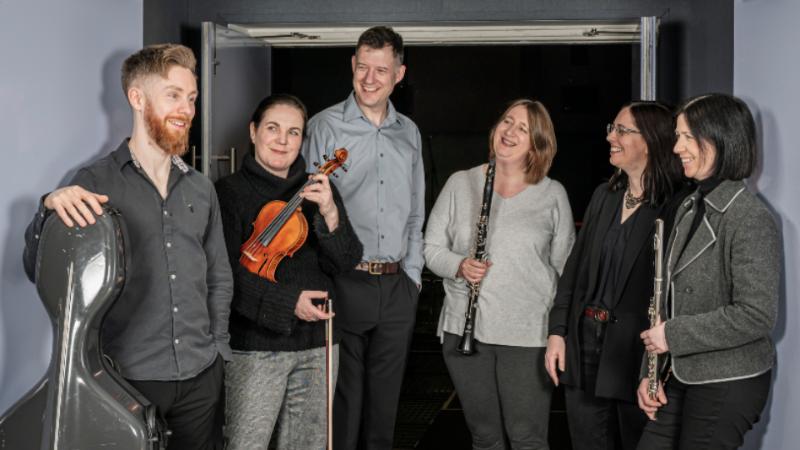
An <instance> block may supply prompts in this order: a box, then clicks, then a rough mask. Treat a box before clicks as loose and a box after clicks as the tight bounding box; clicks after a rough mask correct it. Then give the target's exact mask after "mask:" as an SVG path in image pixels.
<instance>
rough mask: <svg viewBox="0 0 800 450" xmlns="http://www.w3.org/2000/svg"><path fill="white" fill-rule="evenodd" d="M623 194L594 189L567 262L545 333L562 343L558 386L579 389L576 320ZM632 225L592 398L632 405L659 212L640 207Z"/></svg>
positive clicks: (591, 289) (646, 323)
mask: <svg viewBox="0 0 800 450" xmlns="http://www.w3.org/2000/svg"><path fill="white" fill-rule="evenodd" d="M623 195H624V191H623V190H620V191H617V192H611V191H610V190H609V189H608V185H607V184H605V183H604V184H602V185H600V186H598V187H597V189H595V191H594V194H592V199H591V201H590V202H589V206H588V207H587V209H586V214H585V215H584V219H583V227H582V228H581V230H580V233H578V239H577V241H576V242H575V246H574V247H573V248H572V253H571V254H570V256H569V259H567V264H566V266H565V267H564V273H563V274H562V275H561V278H560V279H559V282H558V291H557V293H556V297H555V300H554V302H553V307H552V308H551V310H550V317H549V325H548V328H549V334H551V335H552V334H555V335H561V336H564V337H565V339H566V344H567V350H566V367H565V371H564V372H563V373H562V374H561V375H560V377H559V378H560V380H561V382H562V383H564V384H566V385H569V386H575V387H580V386H581V384H582V380H581V360H580V355H581V348H580V338H579V336H580V332H579V328H578V325H579V320H580V317H581V315H582V313H583V309H584V306H585V305H584V303H585V300H586V299H587V293H588V295H591V294H593V293H594V291H595V289H596V286H597V282H598V280H597V278H598V276H599V274H600V254H601V252H602V247H603V239H604V237H605V235H606V232H607V231H608V228H609V226H610V225H611V221H612V220H614V218H615V216H616V214H617V210H618V208H619V207H620V205H621V202H622V198H623ZM638 215H639V216H638V217H637V218H636V223H635V224H634V228H633V230H632V231H631V235H630V239H629V240H628V243H627V247H626V248H625V255H624V259H623V266H622V269H621V270H622V272H621V277H620V279H621V280H623V282H622V283H620V285H618V286H616V292H615V293H614V296H613V300H612V304H611V305H608V307H609V309H610V310H611V311H612V313H613V316H612V317H613V320H612V321H611V322H609V323H608V325H607V326H606V334H605V340H604V342H603V348H602V354H601V356H600V365H599V367H598V373H597V385H596V389H595V395H597V396H598V397H603V398H613V399H620V400H625V401H629V402H634V401H635V400H636V389H637V387H638V385H639V369H640V366H641V362H642V353H643V352H644V346H643V344H642V340H641V339H640V338H639V334H640V333H641V332H642V331H644V330H645V329H647V328H649V320H648V317H647V309H648V306H649V303H650V296H651V295H652V292H653V245H652V242H653V232H654V229H655V219H656V217H657V216H658V211H657V210H656V209H654V208H652V207H650V206H648V205H647V204H643V205H642V206H640V207H639V212H638Z"/></svg>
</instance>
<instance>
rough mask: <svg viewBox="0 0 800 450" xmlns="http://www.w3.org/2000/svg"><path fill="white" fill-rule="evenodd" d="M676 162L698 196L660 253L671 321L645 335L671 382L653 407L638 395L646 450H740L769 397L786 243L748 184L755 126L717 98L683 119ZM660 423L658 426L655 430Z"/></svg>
mask: <svg viewBox="0 0 800 450" xmlns="http://www.w3.org/2000/svg"><path fill="white" fill-rule="evenodd" d="M675 133H676V134H677V142H676V143H675V150H674V151H675V154H676V155H677V157H678V158H680V161H681V163H682V165H683V171H684V174H685V175H686V176H687V177H688V178H691V179H693V180H694V181H695V182H696V183H697V189H696V190H695V191H694V192H692V193H691V195H690V196H689V197H688V198H686V199H685V200H684V201H683V202H681V204H680V205H679V206H678V209H677V212H676V214H675V220H674V222H675V225H674V226H673V227H672V231H671V233H670V235H669V241H668V242H667V246H666V252H665V255H666V256H665V270H666V276H667V279H666V282H665V287H666V288H667V292H666V294H667V295H666V297H665V298H667V299H668V300H669V302H668V303H667V308H665V311H666V313H667V319H666V321H664V322H662V323H660V324H658V325H656V326H654V327H653V328H651V329H649V330H647V331H645V332H643V333H642V339H643V341H644V344H645V348H646V349H647V351H649V352H654V353H658V354H666V356H668V360H669V364H670V367H671V375H670V377H669V378H668V379H667V380H666V384H664V385H663V386H662V383H661V382H659V389H658V396H657V399H656V400H655V401H654V400H651V399H650V398H649V396H648V394H647V384H648V382H649V380H648V379H647V378H644V379H643V380H642V384H641V386H640V388H639V393H638V397H639V404H640V405H641V407H642V409H643V410H644V411H645V412H646V413H647V415H648V416H650V418H651V419H653V421H650V422H648V423H647V427H646V428H645V431H644V434H643V435H642V440H641V442H640V443H639V448H640V449H642V450H660V449H681V450H696V449H700V450H702V449H734V448H739V447H740V446H741V445H742V444H743V442H744V435H745V433H747V431H749V430H750V429H751V428H752V426H753V424H754V423H756V422H757V421H758V419H759V416H760V414H761V412H762V410H763V409H764V406H765V404H766V402H767V397H768V395H769V389H770V384H771V381H772V377H771V373H772V367H773V365H774V364H775V346H774V344H773V342H772V339H771V337H770V334H771V333H772V328H773V326H774V325H775V319H776V316H777V310H778V289H779V283H780V272H781V270H780V255H781V249H780V234H779V232H778V228H777V225H776V223H775V219H774V218H773V216H772V214H771V213H770V211H769V209H768V208H767V206H766V205H765V204H764V202H763V201H761V200H760V199H759V198H758V197H757V196H756V195H755V194H754V193H753V192H752V191H750V190H749V189H748V188H747V186H746V185H745V183H744V179H745V178H747V177H749V176H750V175H751V174H752V173H753V170H754V168H755V165H756V159H757V158H756V153H757V150H756V132H755V123H754V121H753V116H752V115H751V114H750V110H749V109H748V107H747V105H746V104H745V103H744V102H742V101H741V100H740V99H738V98H736V97H733V96H730V95H726V94H711V95H703V96H699V97H695V98H692V99H689V100H688V101H686V103H684V104H683V106H681V107H680V108H679V109H678V118H677V124H676V126H675ZM656 419H657V420H656Z"/></svg>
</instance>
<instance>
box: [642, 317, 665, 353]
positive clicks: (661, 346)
mask: <svg viewBox="0 0 800 450" xmlns="http://www.w3.org/2000/svg"><path fill="white" fill-rule="evenodd" d="M639 337H641V338H642V341H643V342H644V348H645V350H647V352H648V353H655V354H656V355H660V354H662V353H666V352H668V351H669V345H668V344H667V336H666V334H665V333H664V322H660V323H659V324H658V325H656V326H654V327H653V328H650V329H649V330H645V331H642V334H640V335H639Z"/></svg>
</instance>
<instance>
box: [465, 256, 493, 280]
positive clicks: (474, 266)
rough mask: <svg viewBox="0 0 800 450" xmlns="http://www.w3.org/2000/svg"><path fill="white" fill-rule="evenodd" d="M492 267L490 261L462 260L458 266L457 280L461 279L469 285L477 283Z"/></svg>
mask: <svg viewBox="0 0 800 450" xmlns="http://www.w3.org/2000/svg"><path fill="white" fill-rule="evenodd" d="M491 266H492V262H491V261H486V262H480V261H478V260H477V259H473V258H464V259H463V260H462V261H461V264H460V265H459V266H458V272H456V277H457V278H463V279H465V280H467V281H469V282H470V283H477V282H479V281H481V280H482V279H483V277H485V276H486V271H487V270H489V267H491Z"/></svg>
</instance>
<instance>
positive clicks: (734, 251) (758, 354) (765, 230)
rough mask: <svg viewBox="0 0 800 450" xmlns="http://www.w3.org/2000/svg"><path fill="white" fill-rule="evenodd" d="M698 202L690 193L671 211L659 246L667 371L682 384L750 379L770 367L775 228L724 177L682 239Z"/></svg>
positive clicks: (748, 195) (776, 273)
mask: <svg viewBox="0 0 800 450" xmlns="http://www.w3.org/2000/svg"><path fill="white" fill-rule="evenodd" d="M698 198H699V194H698V193H697V192H694V193H693V194H691V195H690V196H689V197H687V198H686V199H685V200H684V201H683V202H682V203H681V205H680V206H679V207H678V210H677V213H676V216H675V225H674V226H673V228H672V231H671V232H670V237H669V241H668V244H667V247H666V255H667V256H666V258H667V260H666V266H665V267H666V269H667V273H666V276H667V288H668V296H667V298H668V301H669V302H670V304H669V306H668V308H667V312H668V315H669V316H668V320H667V322H666V324H665V333H666V338H667V344H668V345H669V351H670V355H671V358H672V370H673V373H674V375H675V376H676V377H677V379H678V380H680V381H682V382H684V383H687V384H703V383H712V382H719V381H729V380H737V379H743V378H750V377H754V376H757V375H760V374H762V373H764V372H766V371H768V370H769V369H770V368H772V366H773V364H774V362H775V346H774V345H773V343H772V339H771V337H770V333H771V331H772V328H773V326H774V324H775V318H776V315H777V306H778V288H779V286H778V283H779V277H780V251H781V250H780V236H779V233H778V229H777V226H776V224H775V220H774V218H773V217H772V214H771V213H770V212H769V211H768V210H767V208H766V206H765V205H764V204H763V203H762V202H761V201H760V200H759V199H758V198H757V197H756V196H755V195H754V194H753V193H752V192H750V191H749V190H748V189H747V187H746V186H745V184H744V183H743V182H741V181H730V180H725V181H723V182H722V183H720V184H719V186H717V187H716V189H714V190H713V191H711V192H710V193H708V194H707V195H706V197H705V199H704V201H705V203H706V204H705V207H706V208H705V209H706V211H705V216H704V217H703V220H702V222H701V223H700V226H699V227H698V228H697V230H696V231H695V233H694V235H693V236H692V238H691V239H690V240H689V241H688V242H687V239H686V238H687V235H688V233H689V228H690V227H691V224H692V220H693V218H694V213H695V211H696V208H695V207H694V206H695V203H696V202H697V201H698Z"/></svg>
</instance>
